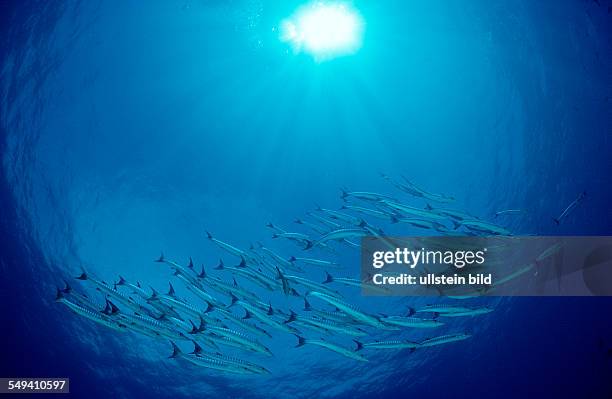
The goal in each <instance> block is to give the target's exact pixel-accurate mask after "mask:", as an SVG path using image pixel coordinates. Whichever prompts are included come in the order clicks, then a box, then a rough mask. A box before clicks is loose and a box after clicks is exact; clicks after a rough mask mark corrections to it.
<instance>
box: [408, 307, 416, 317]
mask: <svg viewBox="0 0 612 399" xmlns="http://www.w3.org/2000/svg"><path fill="white" fill-rule="evenodd" d="M415 313H416V310H415V309H414V308H413V307H410V306H409V307H408V313H407V314H406V316H407V317H410V316H412V315H413V314H415Z"/></svg>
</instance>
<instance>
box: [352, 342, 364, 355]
mask: <svg viewBox="0 0 612 399" xmlns="http://www.w3.org/2000/svg"><path fill="white" fill-rule="evenodd" d="M353 342H354V343H355V344H356V345H357V348H355V352H357V351H360V350H362V349H363V344H362V343H361V342H359V341H357V340H356V339H354V340H353Z"/></svg>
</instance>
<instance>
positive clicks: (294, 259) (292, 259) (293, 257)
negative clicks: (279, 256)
mask: <svg viewBox="0 0 612 399" xmlns="http://www.w3.org/2000/svg"><path fill="white" fill-rule="evenodd" d="M296 260H297V259H296V257H295V256H292V257H290V258H289V262H291V263H293V262H295V261H296Z"/></svg>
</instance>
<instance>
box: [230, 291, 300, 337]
mask: <svg viewBox="0 0 612 399" xmlns="http://www.w3.org/2000/svg"><path fill="white" fill-rule="evenodd" d="M234 305H240V306H241V307H242V308H243V309H244V310H246V311H247V313H246V315H245V319H249V318H251V317H255V318H256V319H257V320H259V321H261V322H262V323H264V324H267V325H268V326H270V327H273V328H276V329H277V330H281V331H284V332H286V333H290V334H293V333H295V332H296V330H295V329H294V328H291V327H289V326H287V325H285V324H283V323H279V322H278V321H276V320H274V319H273V318H272V316H273V315H274V310H273V309H272V306H270V307H269V309H268V312H267V313H264V312H263V311H262V310H261V309H260V308H258V307H257V306H255V305H253V304H250V303H248V302H246V301H243V300H241V299H239V298H238V297H236V296H235V295H232V303H231V304H230V307H231V306H234Z"/></svg>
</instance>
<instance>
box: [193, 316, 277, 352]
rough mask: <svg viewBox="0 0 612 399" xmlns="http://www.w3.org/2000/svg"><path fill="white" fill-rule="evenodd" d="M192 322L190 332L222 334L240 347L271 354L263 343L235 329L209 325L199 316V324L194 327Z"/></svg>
mask: <svg viewBox="0 0 612 399" xmlns="http://www.w3.org/2000/svg"><path fill="white" fill-rule="evenodd" d="M191 324H192V329H191V331H190V332H189V333H190V334H199V333H208V332H211V333H213V334H215V335H218V336H222V337H225V338H227V339H228V340H230V341H233V342H235V343H237V344H239V345H241V346H242V347H244V348H246V349H248V350H251V351H253V352H258V353H263V354H266V355H272V352H270V350H269V349H268V348H266V347H265V346H264V345H262V344H261V343H259V342H258V341H256V340H254V339H253V338H250V337H249V336H247V335H245V334H243V333H241V332H239V331H236V330H232V329H231V328H225V327H217V326H211V325H209V324H207V323H206V322H205V321H204V319H203V318H201V317H200V326H199V327H196V326H195V324H193V322H192V323H191Z"/></svg>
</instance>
